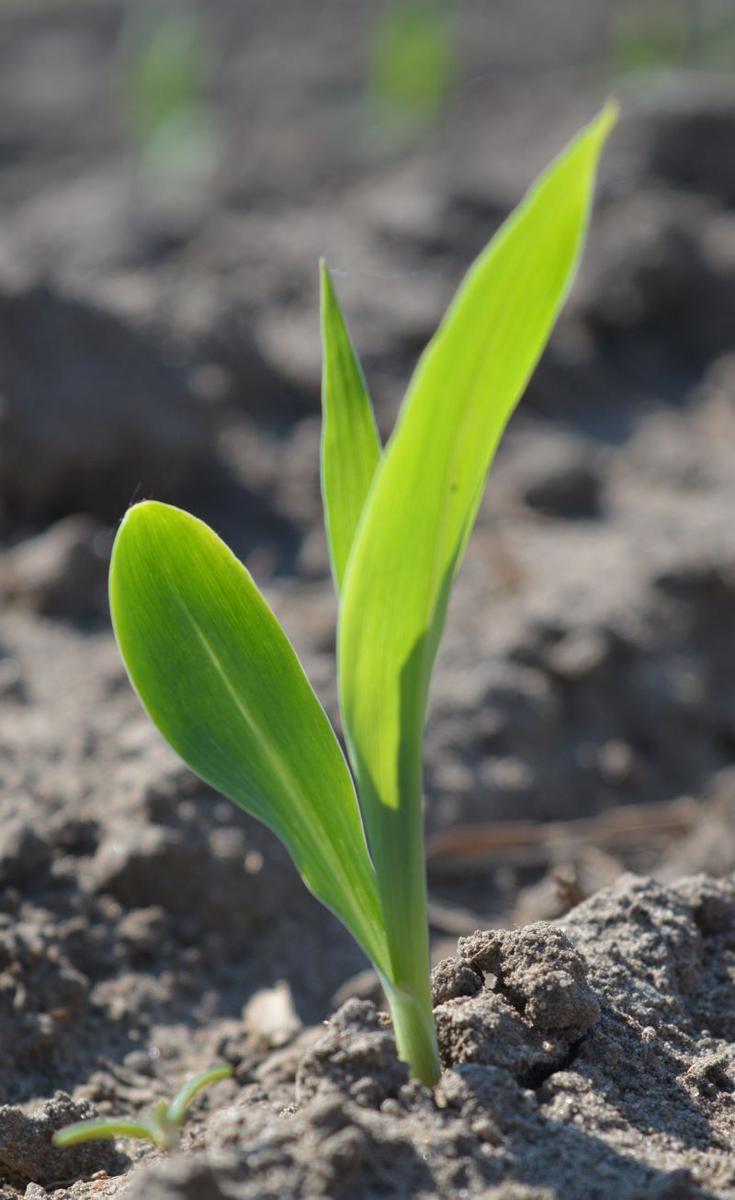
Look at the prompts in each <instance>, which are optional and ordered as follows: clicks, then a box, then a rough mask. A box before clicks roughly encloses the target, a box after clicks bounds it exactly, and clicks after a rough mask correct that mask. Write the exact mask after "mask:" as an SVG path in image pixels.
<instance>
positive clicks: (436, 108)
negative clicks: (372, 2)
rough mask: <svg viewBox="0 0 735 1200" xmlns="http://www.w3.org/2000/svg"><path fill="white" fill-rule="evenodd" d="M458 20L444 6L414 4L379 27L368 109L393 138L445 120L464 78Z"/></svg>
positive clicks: (399, 8) (435, 0)
mask: <svg viewBox="0 0 735 1200" xmlns="http://www.w3.org/2000/svg"><path fill="white" fill-rule="evenodd" d="M453 17H454V14H453V11H452V10H451V8H450V6H449V4H448V3H445V2H443V0H408V2H407V3H400V4H396V5H394V6H392V7H391V8H390V9H388V11H387V12H385V13H383V14H382V15H381V16H380V18H379V19H378V21H377V22H376V24H375V27H374V30H373V36H372V45H371V49H370V63H369V68H368V83H367V103H368V109H369V111H370V113H371V115H373V116H374V117H375V118H376V119H377V120H378V121H379V122H380V123H381V126H382V127H383V128H384V130H385V132H387V133H388V134H389V135H392V136H394V137H399V138H401V137H403V136H411V135H414V134H417V133H420V132H422V131H423V130H424V129H426V128H427V127H428V126H430V125H431V124H432V123H433V122H434V121H435V120H436V119H437V117H438V116H439V114H440V112H441V110H442V108H443V106H444V104H445V103H446V101H447V98H448V96H449V93H450V90H451V87H452V84H453V83H454V82H455V79H456V78H457V75H458V61H457V48H456V38H455V24H454V19H453Z"/></svg>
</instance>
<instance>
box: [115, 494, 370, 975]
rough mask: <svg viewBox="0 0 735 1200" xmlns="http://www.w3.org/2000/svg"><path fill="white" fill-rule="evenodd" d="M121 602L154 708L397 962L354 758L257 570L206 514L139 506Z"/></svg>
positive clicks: (343, 912) (123, 642) (313, 883)
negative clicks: (347, 756)
mask: <svg viewBox="0 0 735 1200" xmlns="http://www.w3.org/2000/svg"><path fill="white" fill-rule="evenodd" d="M110 607H111V611H112V621H113V626H114V629H115V635H116V637H117V641H118V645H119V647H120V652H121V654H122V657H123V661H124V662H125V665H126V667H127V670H128V674H129V675H130V679H131V681H132V683H133V686H134V687H135V689H136V691H137V693H138V695H139V697H140V699H141V701H142V703H143V705H144V707H145V708H146V710H147V712H148V714H149V715H150V717H151V719H152V720H153V722H154V723H155V724H156V725H157V726H158V728H159V730H160V731H161V733H162V734H163V736H164V737H165V738H166V739H167V740H168V741H169V742H170V744H171V745H172V746H173V748H174V749H175V750H176V751H178V753H179V754H180V755H181V757H182V758H183V759H184V761H185V762H187V763H188V764H189V766H190V767H191V768H192V770H194V771H196V773H197V774H198V775H200V776H201V777H202V779H205V780H206V781H207V782H208V783H210V784H212V786H213V787H215V788H217V789H218V790H219V791H221V792H224V794H225V795H226V796H229V797H230V799H232V800H234V801H235V803H236V804H239V805H240V806H241V807H242V808H244V809H246V811H247V812H249V813H252V814H253V815H254V816H256V817H258V818H259V819H260V820H261V821H263V822H264V823H265V824H266V825H268V826H269V827H270V828H271V829H272V830H273V831H274V833H276V834H277V835H278V837H279V838H280V839H281V840H282V841H283V842H284V843H285V845H286V846H287V848H288V850H289V851H290V853H291V855H292V857H293V859H294V861H295V863H296V865H297V867H298V869H299V871H300V873H301V875H302V877H303V879H304V882H305V883H306V884H307V886H308V887H309V888H310V890H311V891H312V892H313V893H314V895H316V896H317V897H318V898H319V899H320V900H322V901H323V903H324V904H326V905H327V906H328V907H329V908H330V909H331V910H332V911H333V912H334V913H336V915H337V916H338V917H340V918H341V920H342V921H344V923H345V925H346V926H347V927H348V929H350V931H351V932H352V934H353V935H354V937H355V938H356V940H357V941H358V942H359V943H360V944H361V945H362V947H363V949H364V950H365V951H366V953H367V954H368V955H369V956H370V958H371V959H372V960H373V962H374V963H375V964H376V966H377V967H378V969H379V970H383V971H385V970H386V968H387V958H386V950H385V939H384V933H383V922H382V914H381V910H380V903H379V900H378V897H377V891H376V885H375V876H374V871H373V867H372V864H371V862H370V858H369V856H368V853H367V848H366V844H365V836H364V832H363V828H362V823H361V820H360V814H359V810H358V806H357V801H356V798H355V792H354V788H353V785H352V781H351V778H350V774H349V771H348V769H347V765H346V763H345V761H344V758H343V757H342V752H341V750H340V748H339V745H338V742H337V740H336V738H335V736H334V733H333V731H332V728H331V726H330V724H329V721H328V720H327V717H326V715H325V713H324V711H323V709H322V708H321V705H320V704H319V702H318V700H317V698H316V696H315V695H314V692H313V691H312V689H311V687H310V685H309V683H308V680H307V678H306V676H305V675H304V672H303V670H302V668H301V664H300V663H299V660H298V658H297V657H296V654H295V653H294V650H293V648H292V647H291V645H290V643H289V641H288V639H287V638H286V635H285V634H284V632H283V630H282V629H281V627H280V625H279V624H278V622H277V620H276V618H275V617H274V615H273V613H272V612H271V610H270V609H269V607H268V605H267V604H266V603H265V601H264V600H263V598H262V596H261V595H260V593H259V592H258V589H257V588H256V586H255V584H254V583H253V580H252V579H251V577H250V575H249V573H248V572H247V571H246V569H245V568H244V567H243V566H242V564H241V563H240V562H238V560H237V559H236V558H235V556H234V555H233V554H232V553H231V552H230V550H228V548H227V547H226V546H225V545H224V543H223V542H221V541H220V539H219V538H218V537H217V536H216V534H214V533H213V532H212V530H211V529H209V528H208V527H207V526H206V525H205V524H204V523H203V522H202V521H199V520H197V519H196V518H195V517H192V516H190V515H189V514H188V513H185V512H182V511H181V510H180V509H177V508H172V507H170V506H169V505H165V504H158V503H155V502H152V501H146V502H145V503H143V504H138V505H136V506H135V507H134V508H131V509H130V511H129V512H128V513H127V515H126V517H125V519H124V520H123V522H122V524H121V526H120V530H119V532H118V535H117V539H116V541H115V546H114V549H113V554H112V564H111V567H110Z"/></svg>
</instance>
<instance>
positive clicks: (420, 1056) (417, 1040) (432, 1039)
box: [383, 980, 441, 1087]
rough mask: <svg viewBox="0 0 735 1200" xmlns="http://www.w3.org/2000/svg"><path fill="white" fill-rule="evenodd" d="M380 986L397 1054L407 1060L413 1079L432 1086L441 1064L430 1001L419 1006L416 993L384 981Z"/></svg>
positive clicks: (436, 1079) (435, 1081)
mask: <svg viewBox="0 0 735 1200" xmlns="http://www.w3.org/2000/svg"><path fill="white" fill-rule="evenodd" d="M383 986H384V988H385V994H386V997H387V999H388V1004H389V1005H390V1013H391V1018H392V1020H393V1030H394V1032H395V1035H396V1045H397V1047H398V1057H399V1058H400V1059H401V1061H402V1062H405V1063H408V1065H409V1067H410V1068H411V1074H412V1075H413V1076H414V1077H415V1078H416V1079H418V1080H420V1081H421V1083H423V1084H425V1085H426V1087H434V1086H435V1085H436V1084H437V1083H438V1081H439V1074H440V1071H441V1066H440V1063H439V1048H438V1046H437V1042H436V1031H435V1027H434V1018H433V1016H432V1012H431V1000H429V1003H428V1005H422V1004H421V1003H420V1001H419V1000H418V998H417V997H416V996H413V995H411V993H410V992H406V991H404V990H402V989H401V988H398V987H395V986H394V985H393V984H391V983H389V982H387V981H386V980H384V981H383Z"/></svg>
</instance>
